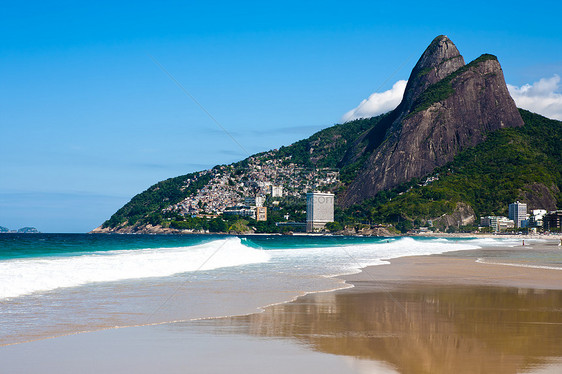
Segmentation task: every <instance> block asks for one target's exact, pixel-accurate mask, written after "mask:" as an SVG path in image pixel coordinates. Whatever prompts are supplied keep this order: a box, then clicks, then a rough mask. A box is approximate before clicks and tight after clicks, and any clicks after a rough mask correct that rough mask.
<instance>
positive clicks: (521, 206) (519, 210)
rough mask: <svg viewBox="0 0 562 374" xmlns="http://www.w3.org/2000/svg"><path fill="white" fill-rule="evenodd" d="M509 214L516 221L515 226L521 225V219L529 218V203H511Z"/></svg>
mask: <svg viewBox="0 0 562 374" xmlns="http://www.w3.org/2000/svg"><path fill="white" fill-rule="evenodd" d="M508 216H509V219H512V220H513V222H515V227H521V221H524V220H526V219H527V204H525V203H520V202H519V201H516V202H514V203H512V204H509V213H508Z"/></svg>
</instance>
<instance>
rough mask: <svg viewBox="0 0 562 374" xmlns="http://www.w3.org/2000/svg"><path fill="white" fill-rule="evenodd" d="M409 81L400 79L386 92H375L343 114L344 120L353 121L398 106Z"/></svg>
mask: <svg viewBox="0 0 562 374" xmlns="http://www.w3.org/2000/svg"><path fill="white" fill-rule="evenodd" d="M406 83H407V81H405V80H399V81H398V82H396V83H394V85H393V86H392V88H391V89H390V90H388V91H384V92H380V93H379V92H375V93H374V94H371V96H369V98H368V99H366V100H363V101H361V103H360V104H359V105H358V106H357V108H354V109H352V110H350V111H349V112H347V113H346V114H344V115H343V117H342V121H343V122H347V121H352V120H354V119H358V118H369V117H374V116H377V115H379V114H382V113H385V112H388V111H390V110H392V109H394V108H396V107H397V106H398V104H400V101H401V100H402V96H404V89H405V88H406Z"/></svg>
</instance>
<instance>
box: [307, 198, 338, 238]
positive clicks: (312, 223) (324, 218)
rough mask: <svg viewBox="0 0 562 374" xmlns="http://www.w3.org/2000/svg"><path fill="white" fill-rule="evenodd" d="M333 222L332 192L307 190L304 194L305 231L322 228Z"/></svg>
mask: <svg viewBox="0 0 562 374" xmlns="http://www.w3.org/2000/svg"><path fill="white" fill-rule="evenodd" d="M328 222H334V194H333V193H324V192H309V193H307V194H306V231H307V232H314V231H317V230H322V229H323V228H324V226H326V223H328Z"/></svg>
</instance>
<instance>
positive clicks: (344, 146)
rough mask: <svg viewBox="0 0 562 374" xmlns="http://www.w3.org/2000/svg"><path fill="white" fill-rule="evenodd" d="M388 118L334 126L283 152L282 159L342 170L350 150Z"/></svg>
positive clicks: (303, 164) (307, 165) (281, 149)
mask: <svg viewBox="0 0 562 374" xmlns="http://www.w3.org/2000/svg"><path fill="white" fill-rule="evenodd" d="M383 117H384V115H380V116H377V117H372V118H363V119H357V120H354V121H350V122H346V123H342V124H338V125H334V126H332V127H329V128H327V129H324V130H321V131H318V132H317V133H316V134H314V135H312V136H310V137H309V138H307V139H303V140H299V141H298V142H296V143H294V144H291V145H290V146H287V147H281V148H280V149H279V153H278V157H280V158H283V157H288V156H290V157H291V159H290V160H291V161H290V162H293V163H295V164H299V165H302V166H305V167H318V168H338V167H340V163H341V161H342V160H343V158H344V156H345V154H346V152H347V151H348V149H349V148H350V147H351V146H352V145H353V143H354V142H355V141H356V140H357V139H358V138H359V136H360V135H361V134H363V133H364V132H365V131H367V130H369V129H371V128H373V127H374V126H375V125H376V124H377V123H378V122H379V121H380V120H381V119H382V118H383Z"/></svg>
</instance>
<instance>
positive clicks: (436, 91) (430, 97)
mask: <svg viewBox="0 0 562 374" xmlns="http://www.w3.org/2000/svg"><path fill="white" fill-rule="evenodd" d="M497 59H498V58H497V57H496V56H494V55H490V54H483V55H482V56H480V57H478V58H477V59H476V60H474V61H472V62H470V63H469V64H467V65H464V66H462V67H460V68H458V69H457V70H455V71H454V72H452V73H451V74H449V75H448V76H446V77H445V78H443V79H441V80H440V81H439V82H437V83H434V84H432V85H431V86H429V87H428V88H427V90H425V91H424V92H423V93H422V94H421V95H420V96H419V97H418V98H417V99H416V101H415V103H414V106H413V107H412V111H411V112H410V114H408V116H412V115H414V114H416V113H417V112H421V111H422V110H426V109H427V108H429V107H430V106H431V105H433V104H434V103H437V102H440V101H443V100H446V99H447V98H448V97H449V96H451V95H452V94H454V93H455V90H453V86H452V84H451V82H452V81H453V79H455V78H456V77H458V76H459V75H461V74H462V73H464V72H465V71H467V70H469V69H470V68H472V67H473V66H476V65H478V64H480V63H482V62H484V61H488V60H497Z"/></svg>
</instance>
